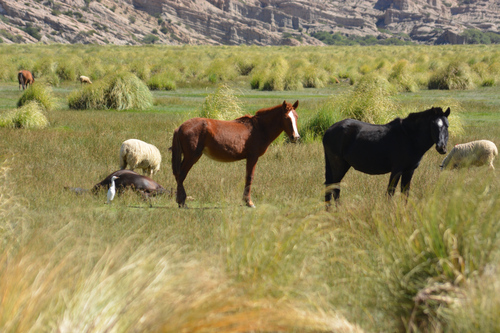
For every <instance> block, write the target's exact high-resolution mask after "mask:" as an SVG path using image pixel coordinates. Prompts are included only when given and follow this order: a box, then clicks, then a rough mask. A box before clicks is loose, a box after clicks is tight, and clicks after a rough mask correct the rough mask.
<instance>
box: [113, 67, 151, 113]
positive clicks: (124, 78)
mask: <svg viewBox="0 0 500 333" xmlns="http://www.w3.org/2000/svg"><path fill="white" fill-rule="evenodd" d="M106 101H107V106H108V107H109V108H111V109H117V110H127V109H138V110H144V109H147V108H150V107H151V106H152V105H153V95H152V94H151V92H150V91H149V89H148V87H147V86H146V84H144V82H142V81H141V80H140V79H139V78H138V77H137V76H135V75H134V74H132V73H125V74H119V75H117V76H115V77H114V78H113V79H111V82H110V85H109V88H108V90H107V91H106Z"/></svg>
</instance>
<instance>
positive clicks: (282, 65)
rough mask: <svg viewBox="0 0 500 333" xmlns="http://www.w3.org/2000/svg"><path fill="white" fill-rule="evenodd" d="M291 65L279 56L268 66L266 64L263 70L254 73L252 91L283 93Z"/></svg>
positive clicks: (251, 84) (251, 83) (251, 82)
mask: <svg viewBox="0 0 500 333" xmlns="http://www.w3.org/2000/svg"><path fill="white" fill-rule="evenodd" d="M288 69H289V65H288V61H287V60H286V59H285V58H283V57H281V56H277V57H275V58H273V59H271V61H270V62H269V63H268V64H264V65H263V66H262V67H261V68H259V69H258V70H256V71H254V72H255V73H254V74H253V75H252V78H251V81H250V86H251V87H252V89H260V90H269V91H282V90H285V86H286V78H287V73H288Z"/></svg>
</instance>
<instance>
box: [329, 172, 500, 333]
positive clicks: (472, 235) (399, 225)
mask: <svg viewBox="0 0 500 333" xmlns="http://www.w3.org/2000/svg"><path fill="white" fill-rule="evenodd" d="M480 172H481V173H480V174H474V175H472V174H470V173H467V172H466V171H464V172H463V173H459V174H457V173H452V172H446V173H442V174H441V177H440V179H439V181H438V182H437V184H436V185H437V186H436V188H435V189H434V190H432V191H430V192H428V193H426V198H425V199H424V200H420V201H410V202H409V203H408V204H406V205H405V204H402V203H401V202H395V203H392V204H390V205H374V206H373V207H370V208H367V207H365V209H366V211H363V212H361V211H359V210H356V209H354V210H356V213H352V214H351V212H350V211H351V210H350V209H347V210H346V211H345V212H342V213H343V214H344V215H343V216H341V215H340V214H339V215H337V217H338V218H339V221H338V222H337V224H338V225H339V227H340V228H345V231H346V234H345V235H346V236H348V237H347V238H346V239H345V246H346V247H347V248H349V246H352V249H351V253H353V254H354V253H355V255H353V258H352V259H351V262H347V263H345V265H344V264H342V265H341V266H343V267H344V268H347V269H351V270H352V271H351V273H350V275H351V276H352V277H354V276H356V275H358V276H359V275H360V276H359V278H360V280H363V281H364V286H363V287H362V288H360V290H359V292H360V293H363V294H366V295H370V296H368V298H369V300H367V302H368V303H365V304H364V305H363V307H366V306H368V307H369V308H371V310H370V309H367V310H368V311H373V313H375V312H377V311H379V310H382V312H383V313H384V314H385V316H387V318H392V320H391V322H392V323H393V324H395V326H394V327H392V328H390V329H389V328H388V327H385V328H384V329H381V331H388V330H398V331H409V332H436V331H446V328H448V327H450V326H451V327H453V323H452V322H451V321H453V320H455V318H450V316H449V313H450V311H453V309H454V308H455V307H460V306H461V304H462V300H463V296H464V292H465V290H466V289H467V287H468V286H469V284H470V283H471V282H473V281H474V280H475V279H476V278H477V277H480V276H482V275H483V274H484V273H485V272H487V270H488V267H489V265H490V264H491V262H492V260H493V259H494V257H495V254H496V253H498V250H499V245H500V242H499V241H500V239H499V236H500V223H499V222H498V221H500V197H499V196H498V193H497V191H496V190H495V191H491V189H492V188H497V186H498V185H499V183H498V181H497V180H496V178H495V177H494V175H493V174H488V173H487V172H488V170H483V171H480ZM471 175H472V176H473V177H470V176H471ZM478 180H479V181H478ZM408 205H409V206H408ZM350 237H352V238H350ZM338 238H340V237H338ZM349 243H352V245H349ZM338 246H340V244H339V245H338ZM355 274H356V275H355ZM352 283H354V280H353V281H352ZM358 295H360V294H358ZM398 323H399V324H398ZM452 331H454V330H452Z"/></svg>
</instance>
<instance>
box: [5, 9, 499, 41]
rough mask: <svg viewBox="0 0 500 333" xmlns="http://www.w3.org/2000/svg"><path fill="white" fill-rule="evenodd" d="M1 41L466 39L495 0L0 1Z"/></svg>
mask: <svg viewBox="0 0 500 333" xmlns="http://www.w3.org/2000/svg"><path fill="white" fill-rule="evenodd" d="M0 19H1V20H0V37H1V39H2V41H3V43H37V42H42V43H64V44H75V43H83V44H90V43H93V44H117V45H140V44H152V43H156V44H173V45H175V44H213V45H240V44H249V45H250V44H255V45H300V44H304V45H321V44H322V42H321V41H319V40H318V39H316V38H313V37H311V34H313V33H315V32H321V31H326V32H332V33H334V32H339V33H341V34H342V35H345V36H375V37H377V38H379V39H382V38H389V37H397V38H403V39H406V40H412V41H414V42H418V43H425V44H440V43H452V44H460V43H464V42H465V41H464V38H463V37H461V34H462V32H463V31H464V30H466V29H479V30H481V31H483V32H494V33H499V32H500V1H498V0H97V1H93V0H0Z"/></svg>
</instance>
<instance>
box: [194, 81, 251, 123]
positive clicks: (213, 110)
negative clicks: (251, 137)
mask: <svg viewBox="0 0 500 333" xmlns="http://www.w3.org/2000/svg"><path fill="white" fill-rule="evenodd" d="M242 115H243V110H242V108H241V102H240V100H239V99H238V97H236V96H235V92H234V90H232V89H231V88H229V87H228V86H227V85H225V84H223V85H221V86H219V87H218V88H217V90H216V91H215V92H214V93H213V94H209V95H208V96H207V97H206V98H205V101H204V102H203V105H202V107H201V112H200V117H203V118H212V119H219V120H232V119H236V118H238V117H241V116H242Z"/></svg>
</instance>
